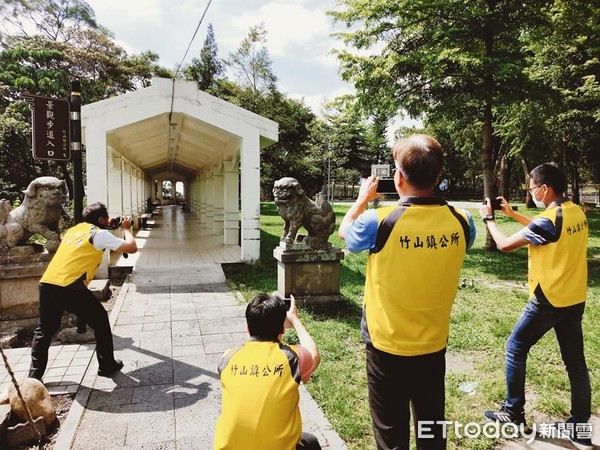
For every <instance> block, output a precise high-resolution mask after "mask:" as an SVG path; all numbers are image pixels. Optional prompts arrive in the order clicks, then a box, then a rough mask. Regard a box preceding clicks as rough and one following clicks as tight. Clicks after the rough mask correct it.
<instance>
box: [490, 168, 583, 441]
mask: <svg viewBox="0 0 600 450" xmlns="http://www.w3.org/2000/svg"><path fill="white" fill-rule="evenodd" d="M565 188H566V179H565V175H564V172H563V171H562V170H561V169H560V168H559V167H558V166H557V165H556V164H554V163H546V164H541V165H539V166H537V167H536V168H534V169H533V170H532V171H531V173H530V180H529V191H530V192H531V195H532V196H533V199H534V200H535V202H536V204H539V205H540V206H541V207H543V208H544V211H542V212H541V213H540V214H539V215H538V216H536V217H535V218H533V219H530V218H528V217H525V216H523V215H521V214H518V213H517V212H515V211H513V209H512V208H511V207H510V206H509V204H508V202H507V201H506V199H504V198H503V197H499V199H500V200H501V208H502V212H503V213H504V214H506V215H507V216H509V217H512V218H513V219H515V220H516V221H517V222H519V223H520V224H522V225H524V228H522V229H521V230H520V231H518V232H517V233H515V234H513V235H511V236H506V235H505V234H504V233H503V232H502V231H501V230H500V228H499V227H498V225H497V224H496V221H495V220H494V219H495V218H494V214H493V210H492V207H491V202H490V200H489V199H486V204H484V205H483V206H481V208H480V210H479V212H480V214H481V216H482V217H483V221H484V222H485V223H486V225H487V229H488V230H489V232H490V234H491V236H492V238H493V239H494V241H495V242H496V244H497V246H498V249H499V250H500V251H502V252H510V251H513V250H515V249H518V248H520V247H523V246H525V245H528V247H529V265H528V266H529V301H528V303H527V305H526V306H525V309H524V310H523V312H522V314H521V317H520V318H519V320H518V321H517V323H516V325H515V327H514V329H513V331H512V333H511V335H510V337H509V338H508V342H507V344H506V390H507V392H506V399H505V401H504V403H503V406H502V408H501V409H500V410H499V411H485V413H484V416H485V417H486V418H487V419H488V420H493V421H499V422H512V423H515V424H517V425H524V426H525V425H526V421H525V409H524V406H525V368H526V361H527V355H528V353H529V350H530V349H531V347H532V346H533V345H535V344H536V343H537V342H538V341H539V340H540V339H541V338H542V337H543V336H544V335H545V334H546V333H547V332H548V331H550V330H551V329H554V332H555V335H556V339H557V341H558V346H559V349H560V354H561V357H562V359H563V362H564V364H565V366H566V369H567V373H568V376H569V382H570V385H571V411H570V414H571V417H569V419H567V421H566V422H564V423H560V424H557V429H558V430H560V431H561V432H562V434H563V436H564V437H568V438H569V439H570V440H571V442H572V443H573V444H574V445H575V447H577V448H578V449H592V448H593V446H592V442H591V439H590V437H591V425H590V424H589V423H588V420H589V418H590V413H591V388H590V377H589V373H588V368H587V364H586V361H585V356H584V351H583V332H582V327H581V321H582V316H583V312H584V309H585V301H586V295H587V240H588V222H587V219H586V216H585V214H584V212H583V211H582V210H581V208H580V207H579V206H578V205H576V204H574V203H573V202H572V201H571V200H570V199H569V198H567V197H566V196H565V195H564V192H565Z"/></svg>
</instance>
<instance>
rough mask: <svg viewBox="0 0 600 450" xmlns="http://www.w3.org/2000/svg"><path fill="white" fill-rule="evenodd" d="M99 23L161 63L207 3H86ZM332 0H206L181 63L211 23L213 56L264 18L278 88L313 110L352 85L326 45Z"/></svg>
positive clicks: (179, 46) (169, 61) (185, 39)
mask: <svg viewBox="0 0 600 450" xmlns="http://www.w3.org/2000/svg"><path fill="white" fill-rule="evenodd" d="M87 1H88V3H89V5H90V6H91V7H92V8H93V9H94V11H95V12H96V18H97V20H98V22H99V23H100V24H102V25H104V26H106V27H107V28H108V29H109V30H111V31H113V32H114V34H115V41H116V42H117V43H118V44H119V45H121V46H122V47H124V48H125V49H126V50H127V51H128V52H129V53H140V52H141V51H145V50H151V51H153V52H155V53H157V54H158V55H159V56H160V63H161V64H162V65H163V66H166V67H169V68H174V67H175V66H176V65H177V64H178V63H179V61H181V59H182V57H183V55H184V52H185V50H186V48H187V46H188V44H189V42H190V39H191V37H192V34H193V33H194V30H195V29H196V26H197V25H198V21H199V20H200V17H201V16H202V13H203V12H204V10H205V8H206V5H207V2H208V0H203V1H202V2H198V0H180V1H178V2H173V1H172V0H125V1H123V0H87ZM332 8H333V0H213V2H212V3H211V5H210V7H209V9H208V12H207V14H206V17H205V18H204V21H203V23H202V25H201V27H200V29H199V31H198V33H197V35H196V38H195V40H194V42H193V43H192V46H191V48H190V50H189V53H188V55H187V57H186V60H185V61H184V62H185V63H189V62H190V61H191V59H192V58H194V57H197V56H198V55H199V53H200V50H201V48H202V45H203V44H204V40H205V38H206V29H207V27H208V24H209V23H212V25H213V27H214V30H215V38H216V42H217V45H218V48H219V56H220V57H221V58H226V57H227V56H228V54H229V53H230V52H233V51H235V50H236V49H237V48H238V47H239V45H240V43H241V41H242V39H243V38H244V37H245V36H246V35H247V34H248V31H249V29H250V27H251V26H254V25H258V24H260V23H261V22H264V23H265V26H266V29H267V32H268V35H267V39H268V41H267V48H268V49H269V54H270V56H271V59H272V60H273V68H274V71H275V73H276V75H277V76H278V77H279V86H280V89H281V90H282V91H283V92H287V93H289V95H292V96H294V97H296V98H298V97H302V96H304V97H305V99H306V103H307V104H308V105H309V106H311V107H313V108H314V110H315V111H318V110H319V109H320V103H321V100H322V98H323V97H325V96H326V97H327V98H329V99H331V98H333V97H334V96H335V95H336V92H338V91H339V92H342V93H346V92H348V90H350V89H351V87H349V85H347V84H345V83H343V82H342V81H341V80H340V77H339V76H338V75H337V68H338V63H337V60H336V58H335V56H334V55H332V54H331V49H332V48H334V47H335V46H338V47H339V46H340V42H339V41H337V40H336V39H335V38H333V37H331V35H330V34H331V32H332V31H333V29H334V25H333V23H332V19H331V18H330V17H329V16H327V15H326V11H327V10H328V9H332Z"/></svg>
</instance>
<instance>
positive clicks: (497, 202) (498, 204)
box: [483, 198, 502, 211]
mask: <svg viewBox="0 0 600 450" xmlns="http://www.w3.org/2000/svg"><path fill="white" fill-rule="evenodd" d="M483 204H484V205H485V200H484V201H483ZM490 205H491V206H492V209H493V210H494V211H501V210H502V200H501V199H499V198H491V199H490Z"/></svg>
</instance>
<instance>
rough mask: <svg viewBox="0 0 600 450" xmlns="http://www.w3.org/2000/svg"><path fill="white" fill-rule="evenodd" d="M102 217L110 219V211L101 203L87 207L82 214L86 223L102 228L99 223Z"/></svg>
mask: <svg viewBox="0 0 600 450" xmlns="http://www.w3.org/2000/svg"><path fill="white" fill-rule="evenodd" d="M100 217H104V218H105V219H108V210H107V209H106V205H105V204H104V203H100V202H96V203H92V204H91V205H88V206H86V207H85V209H84V210H83V212H82V213H81V218H82V219H83V221H84V222H87V223H91V224H93V225H96V226H101V225H100V223H99V222H98V219H100Z"/></svg>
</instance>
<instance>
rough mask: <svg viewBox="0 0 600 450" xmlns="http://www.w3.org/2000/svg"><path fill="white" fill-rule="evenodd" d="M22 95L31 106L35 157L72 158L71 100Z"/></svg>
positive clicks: (66, 159) (51, 158) (47, 158)
mask: <svg viewBox="0 0 600 450" xmlns="http://www.w3.org/2000/svg"><path fill="white" fill-rule="evenodd" d="M22 97H23V99H24V100H25V101H26V102H27V103H28V104H29V106H30V108H31V124H32V130H33V133H32V134H33V139H32V144H33V145H32V151H33V157H34V158H35V159H43V160H55V161H69V160H70V159H71V144H70V141H71V129H70V125H69V115H70V111H69V102H68V101H67V100H61V99H58V98H51V97H42V96H40V95H31V94H24V95H23V96H22Z"/></svg>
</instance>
